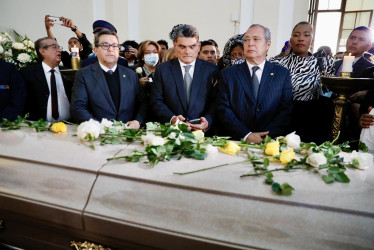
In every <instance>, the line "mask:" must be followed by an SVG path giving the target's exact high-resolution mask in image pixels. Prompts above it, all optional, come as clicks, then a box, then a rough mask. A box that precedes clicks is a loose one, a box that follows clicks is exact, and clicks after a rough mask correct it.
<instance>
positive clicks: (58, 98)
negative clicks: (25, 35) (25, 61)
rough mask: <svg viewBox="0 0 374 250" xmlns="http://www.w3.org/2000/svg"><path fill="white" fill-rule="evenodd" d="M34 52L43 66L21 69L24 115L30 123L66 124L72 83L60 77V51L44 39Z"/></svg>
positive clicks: (37, 43) (53, 42) (53, 43)
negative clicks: (45, 121)
mask: <svg viewBox="0 0 374 250" xmlns="http://www.w3.org/2000/svg"><path fill="white" fill-rule="evenodd" d="M35 50H36V53H37V54H38V58H39V59H40V60H41V61H42V63H38V64H35V65H30V66H27V67H25V68H22V69H21V75H22V77H23V79H24V81H25V84H26V90H27V100H26V105H25V113H29V115H30V116H29V119H30V120H39V119H40V118H43V119H44V120H47V121H62V120H68V119H69V118H70V103H69V100H70V96H71V88H72V85H73V83H72V82H71V81H69V80H68V79H66V78H65V77H64V76H63V75H62V74H61V73H60V68H59V66H58V65H59V64H60V62H61V52H62V47H60V46H59V45H58V43H57V42H56V40H54V39H52V38H50V37H44V38H40V39H38V40H37V41H36V42H35Z"/></svg>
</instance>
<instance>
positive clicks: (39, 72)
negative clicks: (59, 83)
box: [35, 64, 49, 94]
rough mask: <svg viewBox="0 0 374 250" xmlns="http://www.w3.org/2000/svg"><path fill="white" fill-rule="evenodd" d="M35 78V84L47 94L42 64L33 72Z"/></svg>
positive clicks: (47, 89) (46, 83)
mask: <svg viewBox="0 0 374 250" xmlns="http://www.w3.org/2000/svg"><path fill="white" fill-rule="evenodd" d="M35 78H36V79H37V83H38V84H40V89H42V90H43V91H44V92H45V93H48V94H49V87H48V82H47V79H46V76H45V74H44V69H43V66H42V64H40V65H39V66H38V70H37V71H35Z"/></svg>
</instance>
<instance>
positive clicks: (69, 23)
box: [61, 16, 75, 29]
mask: <svg viewBox="0 0 374 250" xmlns="http://www.w3.org/2000/svg"><path fill="white" fill-rule="evenodd" d="M61 18H62V20H63V22H64V23H63V24H61V26H65V27H68V28H70V29H74V28H75V25H74V23H73V20H71V19H69V18H66V17H63V16H62V17H61Z"/></svg>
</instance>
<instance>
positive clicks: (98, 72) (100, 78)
mask: <svg viewBox="0 0 374 250" xmlns="http://www.w3.org/2000/svg"><path fill="white" fill-rule="evenodd" d="M92 70H93V71H94V72H93V75H94V78H95V79H94V81H95V83H96V84H97V85H98V86H99V87H100V89H101V90H102V93H103V94H104V96H105V98H106V99H107V101H108V103H109V105H110V107H111V108H112V109H113V111H114V112H115V113H116V112H117V111H116V107H115V105H114V102H113V99H112V96H111V95H110V92H109V87H108V84H107V82H106V79H105V76H104V72H103V70H102V69H101V67H100V65H99V63H98V62H97V63H95V65H94V66H93V67H92Z"/></svg>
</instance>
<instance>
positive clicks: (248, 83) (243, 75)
mask: <svg viewBox="0 0 374 250" xmlns="http://www.w3.org/2000/svg"><path fill="white" fill-rule="evenodd" d="M239 69H240V70H239V71H238V72H237V74H238V77H239V79H240V83H241V84H242V86H243V88H244V91H245V93H246V94H247V95H248V96H249V98H250V99H251V101H252V102H253V103H256V101H255V96H254V94H253V89H252V78H251V73H250V72H249V67H248V64H247V63H246V62H244V63H242V64H239Z"/></svg>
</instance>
